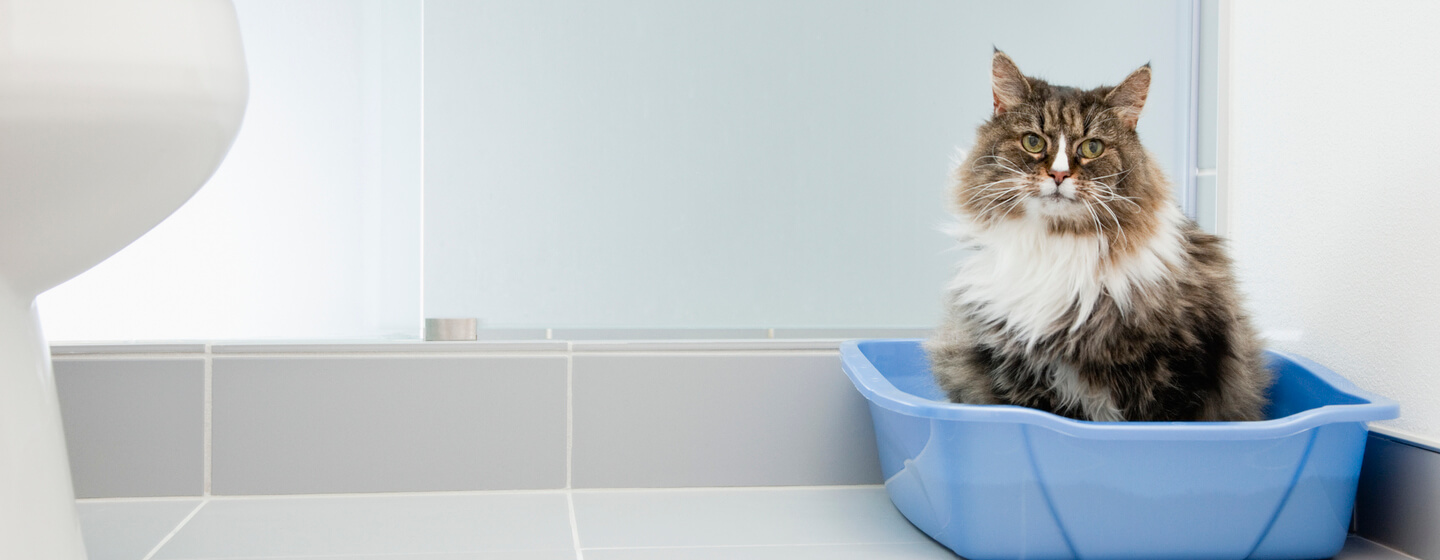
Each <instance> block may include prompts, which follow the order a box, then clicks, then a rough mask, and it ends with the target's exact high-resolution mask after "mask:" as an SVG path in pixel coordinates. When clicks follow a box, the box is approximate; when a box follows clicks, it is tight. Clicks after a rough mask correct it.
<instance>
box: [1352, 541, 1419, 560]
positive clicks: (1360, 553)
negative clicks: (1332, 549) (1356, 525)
mask: <svg viewBox="0 0 1440 560" xmlns="http://www.w3.org/2000/svg"><path fill="white" fill-rule="evenodd" d="M1334 560H1415V557H1414V556H1407V555H1405V554H1401V553H1399V552H1396V551H1394V550H1391V549H1389V548H1385V547H1383V546H1380V545H1378V544H1375V543H1373V542H1370V541H1367V540H1365V539H1362V538H1360V537H1357V536H1354V535H1351V536H1350V538H1347V539H1345V548H1343V549H1341V550H1340V554H1336V555H1335V558H1334Z"/></svg>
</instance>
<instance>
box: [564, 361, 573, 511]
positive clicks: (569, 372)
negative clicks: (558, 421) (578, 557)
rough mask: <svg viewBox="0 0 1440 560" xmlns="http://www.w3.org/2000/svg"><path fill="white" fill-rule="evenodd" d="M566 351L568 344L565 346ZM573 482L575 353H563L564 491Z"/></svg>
mask: <svg viewBox="0 0 1440 560" xmlns="http://www.w3.org/2000/svg"><path fill="white" fill-rule="evenodd" d="M565 346H566V348H567V349H568V348H569V346H570V343H568V342H567V343H566V344H565ZM574 480H575V353H574V352H569V351H567V352H565V491H566V495H569V491H570V490H571V489H572V488H573V485H574Z"/></svg>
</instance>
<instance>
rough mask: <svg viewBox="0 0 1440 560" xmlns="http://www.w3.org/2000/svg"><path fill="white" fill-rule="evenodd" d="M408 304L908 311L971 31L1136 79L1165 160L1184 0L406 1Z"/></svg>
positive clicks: (959, 138)
mask: <svg viewBox="0 0 1440 560" xmlns="http://www.w3.org/2000/svg"><path fill="white" fill-rule="evenodd" d="M425 22H426V25H425V41H426V43H425V58H426V66H425V96H426V97H425V119H426V123H425V126H426V129H425V140H426V144H425V145H426V148H425V150H426V153H425V162H426V163H425V165H426V168H425V174H426V175H425V178H426V185H425V189H426V194H425V198H426V207H425V230H426V231H425V312H426V316H429V317H457V316H458V317H477V318H479V319H480V321H481V324H482V326H488V327H631V328H636V327H672V328H673V327H697V326H699V327H921V326H928V325H932V324H934V323H935V322H936V321H937V320H938V316H939V308H940V305H939V304H940V294H941V289H942V286H943V285H944V283H945V281H946V279H947V276H948V275H949V274H950V271H951V269H952V266H953V263H954V262H955V261H956V260H957V258H958V256H957V255H956V254H955V253H954V252H949V251H947V249H948V248H950V247H951V246H952V245H953V243H952V242H951V241H950V240H948V239H947V238H946V237H945V236H943V235H941V234H940V233H939V232H938V231H937V230H938V226H940V225H941V224H943V223H944V222H946V221H947V220H948V218H947V216H946V214H945V192H946V189H947V175H948V173H949V170H950V167H951V163H950V160H951V158H952V156H953V154H954V152H955V148H956V147H965V146H967V145H968V144H969V143H970V141H971V140H972V138H973V136H974V128H975V126H976V125H978V124H979V123H980V122H982V121H983V120H984V119H985V118H988V116H989V114H990V111H991V99H990V97H991V92H990V85H989V78H988V76H989V65H990V58H991V48H992V46H998V47H1000V48H1001V49H1004V50H1005V51H1007V52H1008V53H1009V54H1010V55H1011V56H1013V57H1014V58H1015V60H1016V61H1017V62H1018V63H1019V65H1020V67H1021V69H1023V70H1025V71H1026V72H1027V73H1030V74H1032V75H1037V76H1042V77H1045V78H1047V79H1049V80H1052V81H1054V82H1056V83H1062V84H1068V85H1075V86H1085V87H1090V86H1097V85H1101V84H1104V83H1115V82H1117V81H1119V80H1120V79H1122V78H1123V77H1124V76H1125V75H1126V74H1128V73H1129V72H1130V71H1132V70H1134V69H1135V68H1137V67H1139V66H1140V65H1141V64H1144V63H1145V62H1147V61H1148V62H1150V63H1152V65H1153V68H1154V72H1155V80H1154V82H1153V86H1152V89H1151V93H1150V97H1149V101H1148V103H1147V105H1146V107H1145V117H1144V118H1142V119H1141V121H1140V130H1141V134H1142V135H1143V136H1144V138H1145V140H1146V142H1147V145H1148V146H1149V147H1150V148H1151V150H1152V151H1153V152H1154V153H1155V154H1156V155H1157V156H1158V157H1159V159H1160V160H1161V161H1162V162H1164V164H1165V167H1166V168H1167V169H1168V170H1169V171H1170V172H1171V174H1172V176H1174V177H1175V178H1176V180H1177V183H1183V181H1184V177H1185V176H1186V175H1188V171H1189V170H1188V169H1187V167H1188V165H1189V163H1188V161H1187V148H1188V140H1189V139H1188V136H1189V130H1190V127H1189V125H1188V123H1189V114H1188V110H1187V106H1188V105H1187V104H1188V100H1189V96H1190V94H1191V91H1190V87H1189V86H1190V76H1191V31H1192V27H1191V24H1192V22H1193V20H1192V4H1191V2H1189V1H1167V2H1153V1H1101V2H1088V3H1085V4H1076V3H1072V2H1060V1H1039V2H1029V3H1026V4H1023V5H1021V4H1013V3H1000V2H950V1H905V2H890V3H873V2H834V1H828V0H814V1H809V0H807V1H789V2H778V3H777V2H759V1H740V2H722V3H711V2H693V1H681V2H671V1H660V2H656V1H649V0H627V1H621V2H606V3H604V4H595V3H591V2H584V1H574V0H553V1H544V2H511V3H488V2H471V1H467V0H431V1H429V2H426V17H425Z"/></svg>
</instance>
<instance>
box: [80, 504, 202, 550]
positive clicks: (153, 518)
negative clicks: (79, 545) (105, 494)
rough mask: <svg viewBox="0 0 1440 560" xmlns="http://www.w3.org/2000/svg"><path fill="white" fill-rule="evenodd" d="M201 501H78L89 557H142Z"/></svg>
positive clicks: (81, 525)
mask: <svg viewBox="0 0 1440 560" xmlns="http://www.w3.org/2000/svg"><path fill="white" fill-rule="evenodd" d="M198 505H200V500H154V501H150V500H145V501H128V500H127V501H123V502H79V503H77V504H76V505H75V507H76V509H77V510H79V512H80V529H81V530H82V531H84V534H85V549H86V550H87V551H89V553H90V560H141V559H142V558H144V557H145V555H146V554H149V553H150V550H151V549H153V548H155V545H157V544H160V540H161V539H164V538H165V535H168V534H170V531H172V530H174V529H175V527H176V526H178V525H179V524H180V521H181V520H183V519H185V516H187V515H190V512H192V511H195V506H198Z"/></svg>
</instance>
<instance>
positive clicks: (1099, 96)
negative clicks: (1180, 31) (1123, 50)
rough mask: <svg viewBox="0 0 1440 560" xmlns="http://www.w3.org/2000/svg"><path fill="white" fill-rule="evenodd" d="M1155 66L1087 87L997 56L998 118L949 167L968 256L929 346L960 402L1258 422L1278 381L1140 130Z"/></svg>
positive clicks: (1229, 279)
mask: <svg viewBox="0 0 1440 560" xmlns="http://www.w3.org/2000/svg"><path fill="white" fill-rule="evenodd" d="M1150 77H1151V71H1150V65H1149V64H1146V65H1145V66H1142V67H1140V68H1139V69H1137V70H1135V71H1134V72H1132V73H1131V74H1130V75H1129V76H1128V77H1126V78H1125V80H1124V81H1122V82H1121V83H1120V84H1119V85H1117V86H1113V87H1111V86H1107V87H1098V88H1095V89H1091V90H1081V89H1076V88H1070V87H1064V86H1055V85H1050V84H1048V83H1046V82H1045V81H1043V80H1040V79H1036V78H1030V77H1026V76H1025V75H1024V74H1022V73H1021V72H1020V69H1019V68H1018V67H1017V66H1016V65H1015V62H1014V61H1013V60H1011V59H1010V57H1009V56H1006V55H1005V53H1003V52H1001V51H999V50H998V49H996V50H995V53H994V58H993V60H992V68H991V80H992V81H991V85H992V89H993V94H994V107H993V109H994V112H993V115H992V116H991V118H990V120H989V121H987V122H985V123H984V124H982V125H980V127H979V130H978V132H977V138H976V142H975V145H974V148H973V149H972V150H970V152H969V153H968V155H967V156H965V157H964V160H963V161H962V162H961V163H960V164H959V165H958V168H957V169H956V171H955V177H954V179H955V186H954V190H953V199H952V202H953V204H954V206H955V208H954V212H955V214H956V216H957V218H958V219H959V222H960V223H959V224H957V229H958V230H959V231H957V236H958V238H959V239H960V240H961V243H962V246H963V247H965V248H966V249H967V252H968V253H969V255H968V258H967V259H966V260H965V262H964V263H963V264H962V265H961V267H960V269H959V272H958V273H957V274H956V276H955V279H954V281H953V282H952V283H951V284H950V287H949V288H950V291H949V292H948V293H949V295H948V297H947V307H948V309H947V313H946V318H945V319H944V321H943V323H942V325H941V326H940V327H939V328H938V329H936V331H935V334H934V335H933V336H932V337H931V338H930V339H928V340H927V341H926V342H925V349H926V352H927V354H928V356H929V358H930V360H931V365H932V372H933V374H934V376H935V380H936V382H937V383H938V384H939V386H940V388H941V389H943V390H944V391H945V392H946V393H947V395H948V396H949V398H950V400H952V401H954V402H959V403H970V404H1013V405H1021V406H1027V407H1031V408H1036V409H1040V410H1045V411H1049V412H1053V413H1055V414H1059V415H1062V416H1066V417H1070V418H1075V419H1079V420H1093V421H1192V420H1193V421H1241V420H1261V419H1263V418H1264V407H1265V404H1266V398H1265V392H1266V390H1267V389H1268V387H1269V386H1270V384H1271V379H1272V378H1271V374H1270V373H1269V371H1268V370H1267V368H1266V364H1265V360H1264V359H1263V357H1262V354H1261V348H1262V344H1261V342H1260V340H1259V337H1258V336H1257V334H1256V332H1255V331H1254V329H1253V328H1252V327H1251V325H1250V321H1249V318H1248V316H1247V315H1246V313H1245V310H1244V309H1243V308H1242V306H1241V302H1240V297H1239V294H1238V293H1237V289H1236V286H1235V280H1234V277H1233V274H1232V272H1231V270H1230V268H1231V265H1230V259H1229V257H1227V256H1226V253H1225V248H1224V246H1223V244H1222V241H1221V240H1220V238H1218V237H1216V236H1213V235H1210V234H1207V233H1205V232H1203V231H1201V230H1200V229H1199V228H1198V227H1197V226H1196V225H1195V223H1194V222H1192V221H1190V220H1189V219H1187V218H1186V217H1185V216H1184V215H1183V214H1182V213H1181V212H1180V210H1179V208H1178V207H1176V205H1175V203H1174V202H1173V199H1172V196H1171V191H1170V185H1169V183H1168V181H1167V180H1166V178H1165V176H1164V174H1163V172H1162V171H1161V170H1160V168H1159V167H1158V166H1157V164H1156V163H1155V161H1154V158H1153V157H1152V156H1151V155H1150V154H1149V153H1148V152H1146V150H1145V148H1144V146H1142V145H1141V142H1140V138H1139V136H1138V135H1137V133H1136V131H1135V126H1136V124H1137V123H1138V121H1139V118H1140V112H1141V109H1143V108H1144V106H1145V98H1146V96H1147V94H1148V93H1149V89H1150Z"/></svg>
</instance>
